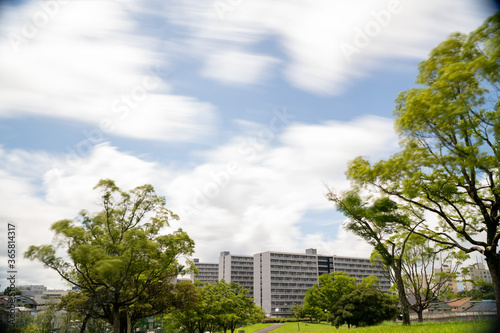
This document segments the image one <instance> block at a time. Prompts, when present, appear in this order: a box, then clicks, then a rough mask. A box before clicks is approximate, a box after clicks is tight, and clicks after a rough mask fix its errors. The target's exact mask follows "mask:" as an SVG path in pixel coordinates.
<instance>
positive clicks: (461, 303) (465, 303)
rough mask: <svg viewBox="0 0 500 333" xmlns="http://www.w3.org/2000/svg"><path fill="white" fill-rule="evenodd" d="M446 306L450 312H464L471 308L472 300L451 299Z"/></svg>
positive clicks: (468, 298) (469, 298) (467, 298)
mask: <svg viewBox="0 0 500 333" xmlns="http://www.w3.org/2000/svg"><path fill="white" fill-rule="evenodd" d="M448 305H449V306H450V308H451V311H465V310H467V309H469V308H470V307H472V298H471V297H466V298H456V299H452V300H451V301H449V302H448Z"/></svg>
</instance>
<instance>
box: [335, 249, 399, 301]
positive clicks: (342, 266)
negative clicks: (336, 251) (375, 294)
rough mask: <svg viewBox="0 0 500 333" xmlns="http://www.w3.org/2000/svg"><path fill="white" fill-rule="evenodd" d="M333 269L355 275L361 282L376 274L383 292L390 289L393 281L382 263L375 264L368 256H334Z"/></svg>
mask: <svg viewBox="0 0 500 333" xmlns="http://www.w3.org/2000/svg"><path fill="white" fill-rule="evenodd" d="M331 258H332V260H333V271H334V272H340V271H342V272H346V273H347V274H349V276H353V277H355V278H357V279H358V282H361V280H363V278H365V277H367V276H370V275H374V276H376V277H378V278H379V282H378V285H379V287H380V289H381V290H382V292H384V293H386V292H388V291H389V288H390V287H391V285H392V283H391V281H390V280H389V277H388V276H387V272H386V271H385V270H384V269H383V268H382V266H380V265H373V266H372V263H371V262H370V259H367V258H355V257H340V256H333V257H331Z"/></svg>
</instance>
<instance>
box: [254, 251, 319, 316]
mask: <svg viewBox="0 0 500 333" xmlns="http://www.w3.org/2000/svg"><path fill="white" fill-rule="evenodd" d="M254 263H255V265H254V268H255V269H254V302H255V304H256V305H258V306H260V307H262V309H263V310H264V311H265V312H266V314H268V315H269V316H271V317H281V316H290V315H291V314H292V313H291V310H290V309H291V308H292V307H293V306H294V304H302V303H303V302H304V296H305V293H306V291H307V290H308V289H309V288H312V287H313V286H314V285H315V284H316V283H318V276H319V275H318V257H317V255H315V254H299V253H283V252H263V253H257V254H255V255H254Z"/></svg>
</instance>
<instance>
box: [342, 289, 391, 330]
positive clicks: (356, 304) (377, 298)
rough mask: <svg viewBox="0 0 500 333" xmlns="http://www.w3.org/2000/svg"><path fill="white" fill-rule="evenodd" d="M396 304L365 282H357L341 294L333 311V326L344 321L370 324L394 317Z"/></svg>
mask: <svg viewBox="0 0 500 333" xmlns="http://www.w3.org/2000/svg"><path fill="white" fill-rule="evenodd" d="M396 311H397V309H396V306H395V305H394V303H393V301H392V300H391V299H390V298H389V296H387V295H385V294H383V293H382V292H381V291H380V290H378V289H376V288H374V287H369V286H367V285H365V284H358V285H357V286H356V287H355V288H354V290H353V291H352V292H351V293H349V294H347V295H344V296H342V297H341V298H340V299H339V300H338V302H337V303H336V305H335V310H334V312H333V316H334V318H335V319H334V324H335V327H339V326H340V325H343V324H344V323H346V324H347V325H348V327H350V326H351V325H354V326H357V327H360V326H371V325H376V324H379V323H381V322H383V321H384V320H390V319H394V318H395V317H396Z"/></svg>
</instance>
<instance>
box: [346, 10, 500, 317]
mask: <svg viewBox="0 0 500 333" xmlns="http://www.w3.org/2000/svg"><path fill="white" fill-rule="evenodd" d="M499 81H500V14H495V15H494V16H492V17H490V18H488V19H487V20H486V21H485V22H484V24H483V25H482V26H481V27H479V28H478V29H476V30H475V31H473V32H471V33H470V34H468V35H464V34H460V33H455V34H453V35H451V36H450V37H449V38H448V39H447V40H446V41H444V42H442V43H441V44H440V45H439V46H437V47H436V48H435V49H434V50H432V52H431V54H430V57H429V59H427V60H425V61H423V62H422V63H421V64H420V65H419V74H418V78H417V83H418V84H420V86H419V87H417V88H413V89H410V90H408V91H404V92H402V93H401V94H400V95H399V96H398V98H397V104H396V109H395V115H396V128H397V130H398V132H399V135H400V138H401V145H402V149H401V151H400V152H398V153H396V154H395V155H393V156H391V157H390V158H389V159H387V160H382V161H379V162H377V163H375V164H370V162H369V161H367V160H366V159H364V158H361V157H360V158H357V159H355V160H354V161H352V162H351V163H350V166H349V168H348V171H347V175H348V177H349V178H350V179H351V180H353V181H355V182H356V183H357V184H359V185H363V186H366V187H368V188H369V189H370V190H376V191H380V192H382V193H384V194H385V195H388V196H390V197H394V198H398V200H401V201H403V202H406V203H407V204H408V205H411V206H414V207H419V208H421V209H424V210H425V211H426V212H427V213H430V214H433V215H434V216H436V217H437V219H438V220H439V222H438V225H437V226H432V225H429V224H421V225H420V227H419V230H418V231H417V232H419V233H421V234H422V235H425V236H426V237H429V238H432V239H435V240H439V237H441V238H442V240H439V241H440V242H442V243H443V244H446V245H450V246H454V247H456V248H458V249H461V250H463V251H464V252H467V253H470V252H473V251H478V252H480V253H481V254H483V255H484V256H485V259H486V262H487V264H488V268H489V270H490V273H491V276H492V280H493V285H494V288H495V295H496V298H497V299H499V297H500V253H499V249H498V241H499V239H500V230H499V228H498V227H499V223H500V213H499V212H500V185H499V184H498V182H499V181H500V179H499V178H500V110H499V108H500V100H499V92H500V84H499ZM497 313H499V314H500V302H497Z"/></svg>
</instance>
